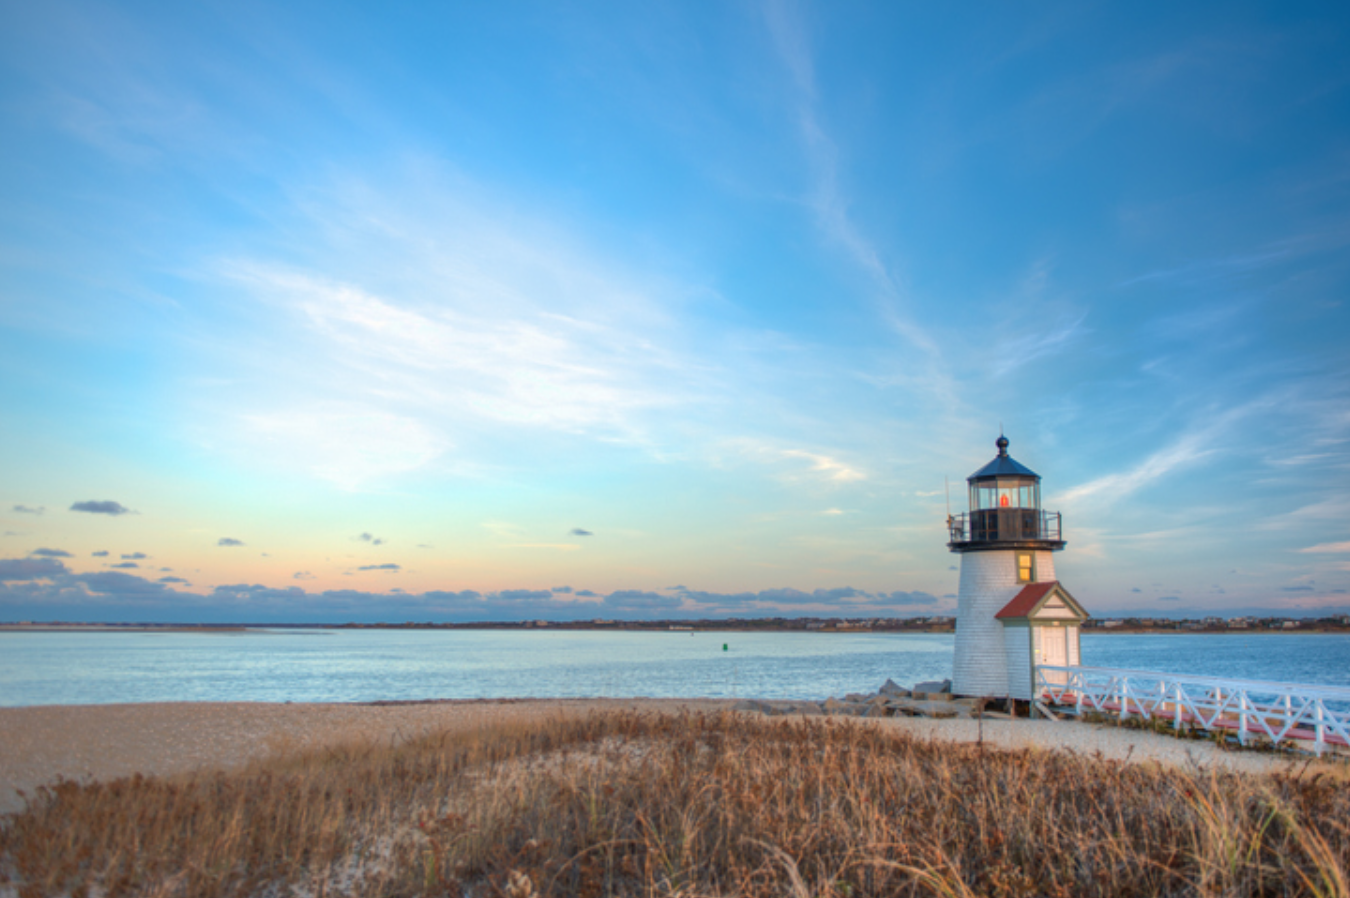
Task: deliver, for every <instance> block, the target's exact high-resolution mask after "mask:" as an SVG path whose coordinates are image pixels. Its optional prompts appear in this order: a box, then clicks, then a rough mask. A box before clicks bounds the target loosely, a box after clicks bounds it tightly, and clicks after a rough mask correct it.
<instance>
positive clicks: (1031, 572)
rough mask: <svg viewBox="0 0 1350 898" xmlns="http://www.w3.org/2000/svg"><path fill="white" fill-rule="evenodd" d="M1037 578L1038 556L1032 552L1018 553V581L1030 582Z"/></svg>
mask: <svg viewBox="0 0 1350 898" xmlns="http://www.w3.org/2000/svg"><path fill="white" fill-rule="evenodd" d="M1035 579H1036V556H1035V555H1032V554H1031V553H1030V552H1018V553H1017V582H1018V583H1030V582H1032V581H1033V580H1035Z"/></svg>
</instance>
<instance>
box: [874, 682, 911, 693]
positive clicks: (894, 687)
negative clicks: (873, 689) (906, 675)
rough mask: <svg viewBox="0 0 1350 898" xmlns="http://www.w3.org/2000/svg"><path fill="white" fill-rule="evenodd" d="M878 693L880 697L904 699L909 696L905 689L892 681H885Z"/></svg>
mask: <svg viewBox="0 0 1350 898" xmlns="http://www.w3.org/2000/svg"><path fill="white" fill-rule="evenodd" d="M878 691H879V692H880V694H881V695H893V696H896V697H904V696H908V695H909V690H908V689H905V688H904V687H903V686H901V685H899V684H898V683H896V682H895V681H894V680H887V681H886V682H885V683H883V684H881V689H880V690H878Z"/></svg>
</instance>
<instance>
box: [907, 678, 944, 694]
mask: <svg viewBox="0 0 1350 898" xmlns="http://www.w3.org/2000/svg"><path fill="white" fill-rule="evenodd" d="M914 691H915V692H922V693H924V694H934V695H936V694H940V693H943V692H948V693H950V692H951V691H952V681H951V680H942V681H938V680H929V681H928V682H926V683H915V684H914Z"/></svg>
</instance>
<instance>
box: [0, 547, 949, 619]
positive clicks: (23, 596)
mask: <svg viewBox="0 0 1350 898" xmlns="http://www.w3.org/2000/svg"><path fill="white" fill-rule="evenodd" d="M381 568H383V569H386V570H389V569H394V566H392V565H391V566H389V567H387V568H385V567H384V566H381V567H380V568H376V569H381ZM301 573H302V574H303V573H304V572H301ZM297 576H299V575H297ZM184 583H186V581H184V580H182V579H181V578H178V577H161V578H159V579H158V580H148V579H146V578H144V577H140V576H137V575H135V574H130V573H123V572H122V571H112V570H104V571H98V572H93V573H76V572H74V571H71V570H70V569H69V568H68V567H66V565H65V563H64V562H62V561H60V560H59V559H57V558H46V557H43V558H35V557H28V558H12V559H0V620H85V621H127V620H146V621H149V620H155V621H166V622H172V621H200V622H208V623H217V622H248V623H269V622H274V623H320V622H322V623H344V622H348V621H351V622H359V623H375V622H392V623H397V622H402V621H418V622H423V621H434V622H446V623H456V622H464V621H516V620H529V619H542V620H554V621H569V620H590V619H594V618H604V619H607V620H612V619H621V620H654V619H661V618H705V617H736V616H739V617H804V616H815V617H903V616H906V615H912V614H919V613H934V612H936V611H938V610H940V609H938V608H935V607H934V606H937V605H939V604H940V602H939V600H938V598H937V597H936V596H932V595H930V594H928V593H924V592H901V591H897V592H880V593H873V592H867V591H865V590H861V589H854V588H853V587H839V588H836V589H817V590H812V591H810V592H805V591H802V590H796V589H789V588H777V589H766V590H762V591H759V592H740V593H717V592H707V591H700V590H690V589H686V588H684V587H678V588H675V589H667V590H659V591H649V590H638V589H619V590H615V591H613V592H611V593H609V594H608V595H601V594H598V593H595V592H593V591H591V590H589V589H580V590H575V591H572V590H570V588H566V589H569V591H567V592H563V591H561V588H554V589H504V590H497V591H495V592H487V593H482V592H478V591H476V590H471V589H466V590H459V591H454V590H430V591H428V592H423V593H408V592H402V591H397V592H391V593H383V592H378V593H377V592H368V591H364V590H356V589H333V590H323V591H320V592H310V591H308V590H305V589H303V588H302V587H299V586H292V587H288V588H275V587H270V586H263V585H262V584H257V583H253V584H249V583H236V584H228V585H224V586H217V587H215V588H214V589H212V590H211V591H210V592H208V593H205V594H198V593H194V592H187V591H184V590H181V589H176V588H174V587H175V586H176V585H180V584H184Z"/></svg>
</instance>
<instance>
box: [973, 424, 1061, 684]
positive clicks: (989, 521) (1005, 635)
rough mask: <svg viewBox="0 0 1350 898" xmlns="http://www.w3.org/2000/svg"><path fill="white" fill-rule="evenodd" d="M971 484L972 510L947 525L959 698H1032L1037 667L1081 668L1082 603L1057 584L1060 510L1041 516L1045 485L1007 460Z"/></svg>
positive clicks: (1001, 443) (1002, 456) (1002, 443)
mask: <svg viewBox="0 0 1350 898" xmlns="http://www.w3.org/2000/svg"><path fill="white" fill-rule="evenodd" d="M995 445H996V446H998V455H997V456H996V457H995V458H994V460H993V461H991V462H989V464H987V465H985V466H984V467H983V468H980V470H978V471H976V472H975V473H974V474H972V475H970V477H969V478H967V483H968V484H969V485H970V511H969V512H968V513H966V514H960V515H956V516H955V517H951V518H949V519H948V529H949V531H950V535H951V540H950V542H948V543H947V545H948V547H949V548H950V549H951V550H952V551H953V552H956V553H957V554H959V555H960V556H961V586H960V589H959V591H958V596H957V611H956V657H955V658H954V659H953V665H952V692H954V693H956V694H957V695H969V696H984V697H997V698H1004V697H1011V698H1023V699H1030V698H1032V685H1033V683H1034V668H1035V665H1037V664H1056V665H1069V664H1078V663H1079V657H1078V631H1079V625H1080V624H1081V623H1082V622H1083V620H1085V619H1086V618H1087V616H1088V615H1087V612H1085V611H1084V610H1083V608H1082V606H1081V605H1079V604H1078V603H1077V602H1076V601H1075V600H1074V598H1073V597H1072V596H1070V595H1069V594H1068V592H1067V591H1066V590H1065V589H1064V588H1063V586H1061V585H1060V583H1059V581H1057V580H1056V579H1055V560H1054V553H1055V552H1058V551H1059V550H1060V549H1063V548H1064V539H1063V538H1062V535H1061V532H1060V516H1059V512H1051V511H1043V510H1042V509H1041V478H1040V476H1039V475H1037V474H1036V473H1035V472H1034V471H1032V470H1030V469H1029V468H1027V467H1025V466H1024V465H1021V464H1019V463H1018V462H1017V461H1015V460H1014V459H1013V458H1012V456H1010V455H1008V439H1007V437H1004V436H1001V435H1000V436H999V438H998V441H997V442H996V443H995Z"/></svg>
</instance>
